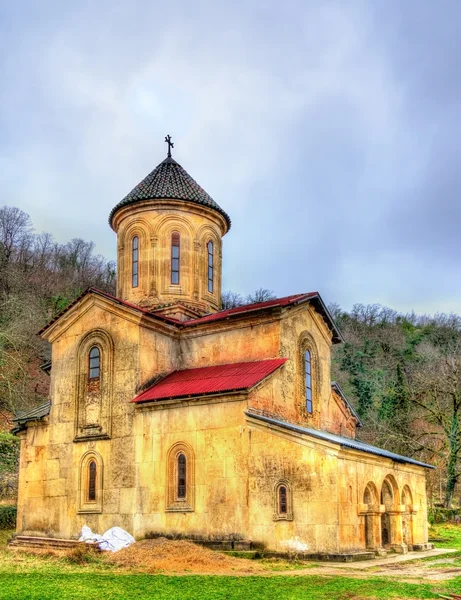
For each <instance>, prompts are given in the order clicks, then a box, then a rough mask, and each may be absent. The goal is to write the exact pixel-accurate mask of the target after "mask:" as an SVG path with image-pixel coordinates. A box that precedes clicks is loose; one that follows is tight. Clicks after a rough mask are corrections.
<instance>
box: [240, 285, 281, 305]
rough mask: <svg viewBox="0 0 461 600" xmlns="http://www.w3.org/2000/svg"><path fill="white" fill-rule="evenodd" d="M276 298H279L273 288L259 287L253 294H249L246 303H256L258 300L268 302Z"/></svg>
mask: <svg viewBox="0 0 461 600" xmlns="http://www.w3.org/2000/svg"><path fill="white" fill-rule="evenodd" d="M275 298H277V296H276V295H275V294H274V292H273V291H272V290H267V289H265V288H259V289H257V290H255V291H254V292H253V293H252V294H248V296H247V298H246V303H247V304H255V303H256V302H267V300H275Z"/></svg>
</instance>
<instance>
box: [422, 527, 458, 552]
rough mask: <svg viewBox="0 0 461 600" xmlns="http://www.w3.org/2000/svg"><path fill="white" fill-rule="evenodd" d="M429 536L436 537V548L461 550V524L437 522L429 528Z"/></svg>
mask: <svg viewBox="0 0 461 600" xmlns="http://www.w3.org/2000/svg"><path fill="white" fill-rule="evenodd" d="M429 538H430V539H432V538H434V539H435V540H437V541H435V542H434V545H435V547H436V548H457V549H458V550H460V551H461V524H456V525H454V524H452V523H438V524H437V523H436V524H435V525H432V526H431V527H430V528H429Z"/></svg>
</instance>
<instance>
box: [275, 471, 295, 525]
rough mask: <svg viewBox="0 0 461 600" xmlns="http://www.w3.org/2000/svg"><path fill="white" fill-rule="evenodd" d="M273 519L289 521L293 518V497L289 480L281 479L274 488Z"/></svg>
mask: <svg viewBox="0 0 461 600" xmlns="http://www.w3.org/2000/svg"><path fill="white" fill-rule="evenodd" d="M273 518H274V521H291V520H292V519H293V499H292V494H291V485H290V482H289V481H288V480H286V479H281V480H280V481H278V482H277V483H276V485H275V489H274V517H273Z"/></svg>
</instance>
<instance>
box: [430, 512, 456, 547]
mask: <svg viewBox="0 0 461 600" xmlns="http://www.w3.org/2000/svg"><path fill="white" fill-rule="evenodd" d="M427 516H428V521H429V523H430V524H431V525H435V524H436V523H448V522H450V521H459V522H460V524H459V525H458V528H459V533H460V542H461V508H442V507H441V506H434V507H433V508H429V509H428V514H427Z"/></svg>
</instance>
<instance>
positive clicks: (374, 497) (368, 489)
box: [363, 481, 379, 506]
mask: <svg viewBox="0 0 461 600" xmlns="http://www.w3.org/2000/svg"><path fill="white" fill-rule="evenodd" d="M363 503H364V504H368V506H376V505H377V504H379V494H378V488H377V487H376V485H375V484H374V482H373V481H369V482H368V483H367V485H366V486H365V489H364V491H363Z"/></svg>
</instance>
